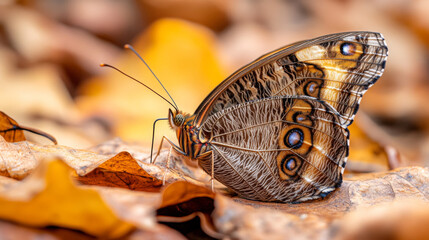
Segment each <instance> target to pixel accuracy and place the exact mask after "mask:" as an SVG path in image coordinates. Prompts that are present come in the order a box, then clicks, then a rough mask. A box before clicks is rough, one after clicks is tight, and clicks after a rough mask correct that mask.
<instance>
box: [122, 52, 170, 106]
mask: <svg viewBox="0 0 429 240" xmlns="http://www.w3.org/2000/svg"><path fill="white" fill-rule="evenodd" d="M124 48H127V49H130V50H131V51H133V52H134V54H136V55H137V57H138V58H140V60H141V61H142V62H143V63H144V64H145V65H146V67H147V68H148V69H149V71H150V72H151V73H152V75H153V76H154V77H155V79H156V80H158V82H159V84H161V86H162V88H164V90H165V92H166V93H167V95H168V96H169V97H170V99H171V101H173V103H174V106H175V109H176V110H177V109H178V107H177V104H176V102H175V101H174V99H173V98H172V97H171V95H170V93H169V92H168V91H167V89H166V88H165V87H164V85H163V84H162V83H161V81H160V80H159V79H158V77H157V76H156V75H155V73H154V72H153V71H152V69H151V68H150V67H149V65H148V64H147V63H146V61H145V60H144V59H143V58H142V57H141V56H140V54H138V52H137V51H136V50H135V49H134V48H133V47H132V46H131V45H129V44H125V46H124Z"/></svg>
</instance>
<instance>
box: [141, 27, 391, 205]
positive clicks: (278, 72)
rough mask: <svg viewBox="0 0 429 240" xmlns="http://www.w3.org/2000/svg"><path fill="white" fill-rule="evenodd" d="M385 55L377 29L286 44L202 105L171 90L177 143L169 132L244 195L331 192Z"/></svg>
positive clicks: (183, 150) (267, 197)
mask: <svg viewBox="0 0 429 240" xmlns="http://www.w3.org/2000/svg"><path fill="white" fill-rule="evenodd" d="M387 55H388V49H387V46H386V43H385V40H384V37H383V36H382V35H381V34H380V33H375V32H344V33H336V34H330V35H325V36H321V37H317V38H314V39H310V40H304V41H300V42H296V43H293V44H290V45H287V46H285V47H282V48H280V49H277V50H275V51H272V52H270V53H267V54H265V55H263V56H261V57H259V58H258V59H256V60H255V61H253V62H251V63H250V64H248V65H246V66H244V67H242V68H240V69H239V70H237V71H236V72H234V73H233V74H232V75H231V76H229V77H228V78H227V79H225V80H224V81H223V82H221V83H220V84H219V85H218V86H217V87H216V88H215V89H214V90H213V91H212V92H211V93H210V94H209V95H208V96H207V97H206V98H205V99H204V100H203V102H202V103H201V104H200V105H199V107H198V108H197V109H196V111H195V112H194V114H189V113H185V112H182V111H180V110H179V109H178V108H177V105H176V104H175V103H174V100H173V99H172V98H171V96H170V98H171V100H173V103H174V105H173V104H171V103H170V104H171V105H172V106H173V108H174V109H173V110H172V109H170V110H169V113H168V118H165V120H168V121H169V124H170V126H171V128H172V129H173V130H174V131H175V132H176V135H177V139H178V143H179V145H176V144H174V143H173V142H172V141H171V140H169V139H167V138H166V137H163V139H162V141H164V139H165V140H167V141H168V142H169V143H170V144H171V147H172V148H171V149H172V150H173V151H174V152H176V153H177V154H181V155H183V156H186V158H187V159H188V160H189V161H191V162H193V163H197V164H198V165H199V166H200V167H201V168H202V169H203V170H204V171H205V172H206V173H208V174H209V175H211V177H212V179H213V178H214V179H216V180H217V181H219V182H221V183H222V184H224V185H225V186H227V187H228V188H230V189H231V190H233V191H234V192H236V193H237V194H238V195H239V196H241V197H243V198H247V199H251V200H258V201H268V202H272V201H275V202H302V201H307V200H311V199H317V198H323V197H325V196H327V195H328V194H329V193H331V192H332V191H334V190H335V189H336V188H338V187H340V186H341V183H342V174H343V172H344V168H345V166H346V162H347V156H348V154H349V130H348V129H347V127H348V126H349V125H350V124H351V123H352V122H353V118H354V116H355V114H356V112H357V111H358V108H359V103H360V101H361V99H362V96H363V94H364V93H365V92H366V91H367V90H368V88H369V87H371V86H372V85H373V84H374V83H375V82H376V81H377V80H378V79H379V78H380V76H381V75H382V74H383V71H384V68H385V63H386V59H387ZM143 61H144V60H143ZM146 65H147V64H146ZM158 81H159V80H158ZM161 85H162V84H161ZM167 93H168V92H167ZM164 100H166V99H165V98H164ZM166 101H168V100H166ZM161 145H162V143H161ZM158 154H159V151H158ZM155 159H156V157H155Z"/></svg>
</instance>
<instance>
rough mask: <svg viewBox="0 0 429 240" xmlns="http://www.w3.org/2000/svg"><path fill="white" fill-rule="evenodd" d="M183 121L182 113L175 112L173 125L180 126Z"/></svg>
mask: <svg viewBox="0 0 429 240" xmlns="http://www.w3.org/2000/svg"><path fill="white" fill-rule="evenodd" d="M184 121H185V117H184V116H183V115H182V114H177V115H176V117H175V118H174V120H173V122H174V125H176V126H178V127H180V126H182V124H183V122H184Z"/></svg>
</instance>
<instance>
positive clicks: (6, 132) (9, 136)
mask: <svg viewBox="0 0 429 240" xmlns="http://www.w3.org/2000/svg"><path fill="white" fill-rule="evenodd" d="M0 136H2V137H3V138H4V140H6V141H7V142H20V141H25V140H26V139H25V136H24V132H23V131H22V130H21V129H19V125H18V123H17V122H16V121H15V120H13V119H12V118H11V117H9V116H8V115H6V114H5V113H4V112H0Z"/></svg>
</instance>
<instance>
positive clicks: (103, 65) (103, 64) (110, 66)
mask: <svg viewBox="0 0 429 240" xmlns="http://www.w3.org/2000/svg"><path fill="white" fill-rule="evenodd" d="M100 67H109V68H113V69H115V70H116V71H118V72H120V73H122V74H123V75H125V76H127V77H129V78H131V79H132V80H134V81H136V82H138V83H140V84H141V85H143V86H145V87H146V88H147V89H149V90H151V91H152V92H153V93H155V94H156V95H158V96H159V97H161V98H162V99H164V100H165V101H166V102H168V104H170V105H171V106H172V107H173V108H174V109H176V110H177V111H179V109H178V108H177V106H176V105H173V104H172V103H171V102H170V101H168V100H167V99H166V98H165V97H163V96H161V95H160V94H159V93H157V92H156V91H155V90H153V89H152V88H150V87H149V86H147V85H146V84H144V83H142V82H140V81H139V80H137V79H135V78H134V77H131V76H130V75H128V74H126V73H124V72H123V71H121V70H119V69H118V68H116V67H114V66H112V65H109V64H106V63H101V64H100ZM173 102H174V101H173Z"/></svg>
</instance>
